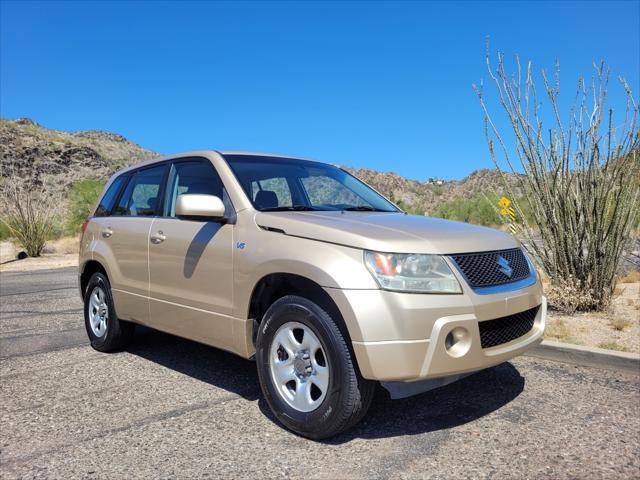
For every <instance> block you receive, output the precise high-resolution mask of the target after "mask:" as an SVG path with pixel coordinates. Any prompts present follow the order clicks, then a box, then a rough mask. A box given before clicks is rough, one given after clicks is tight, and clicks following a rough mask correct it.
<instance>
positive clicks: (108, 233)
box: [102, 227, 113, 238]
mask: <svg viewBox="0 0 640 480" xmlns="http://www.w3.org/2000/svg"><path fill="white" fill-rule="evenodd" d="M111 235H113V230H111V227H107V228H105V229H104V230H102V236H103V237H104V238H109V237H110V236H111Z"/></svg>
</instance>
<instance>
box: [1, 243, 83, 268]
mask: <svg viewBox="0 0 640 480" xmlns="http://www.w3.org/2000/svg"><path fill="white" fill-rule="evenodd" d="M18 251H19V250H18V249H16V248H15V246H14V245H13V244H12V243H11V242H0V272H29V271H35V270H46V269H49V268H62V267H74V266H77V265H78V254H77V253H49V254H44V255H42V256H41V257H37V258H25V259H24V260H16V255H17V254H18ZM62 251H63V252H66V251H67V250H66V249H63V250H62Z"/></svg>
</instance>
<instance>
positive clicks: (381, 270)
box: [364, 252, 462, 293]
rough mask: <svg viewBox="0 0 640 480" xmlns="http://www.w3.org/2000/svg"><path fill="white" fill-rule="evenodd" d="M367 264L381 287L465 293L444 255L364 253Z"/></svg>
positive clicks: (420, 291) (396, 289) (386, 288)
mask: <svg viewBox="0 0 640 480" xmlns="http://www.w3.org/2000/svg"><path fill="white" fill-rule="evenodd" d="M364 263H365V264H366V265H367V268H368V269H369V271H370V272H371V273H372V274H373V276H374V277H375V279H376V280H377V281H378V284H379V285H380V287H381V288H384V289H385V290H395V291H402V292H416V293H462V288H461V287H460V283H458V280H457V279H456V277H455V276H454V275H453V272H452V271H451V269H450V268H449V265H447V262H445V260H444V258H442V257H441V256H440V255H422V254H413V253H378V252H364Z"/></svg>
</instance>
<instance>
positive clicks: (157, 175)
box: [113, 165, 166, 217]
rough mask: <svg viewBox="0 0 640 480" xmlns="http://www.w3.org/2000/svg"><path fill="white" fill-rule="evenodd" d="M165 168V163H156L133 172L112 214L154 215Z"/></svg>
mask: <svg viewBox="0 0 640 480" xmlns="http://www.w3.org/2000/svg"><path fill="white" fill-rule="evenodd" d="M165 168H166V166H165V165H158V166H157V167H152V168H145V169H144V170H139V171H137V172H135V173H134V174H133V175H132V176H131V177H130V179H129V183H127V188H125V190H124V192H123V193H122V196H121V197H120V200H119V201H118V205H117V206H116V208H115V209H114V211H113V214H114V215H121V216H129V217H141V216H153V215H155V214H156V208H157V206H158V201H159V198H158V197H159V195H160V184H161V183H162V179H163V177H164V171H165Z"/></svg>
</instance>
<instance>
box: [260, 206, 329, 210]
mask: <svg viewBox="0 0 640 480" xmlns="http://www.w3.org/2000/svg"><path fill="white" fill-rule="evenodd" d="M316 210H318V209H317V208H313V207H309V206H308V205H293V206H289V207H270V208H263V209H261V210H260V211H261V212H310V211H316Z"/></svg>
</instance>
